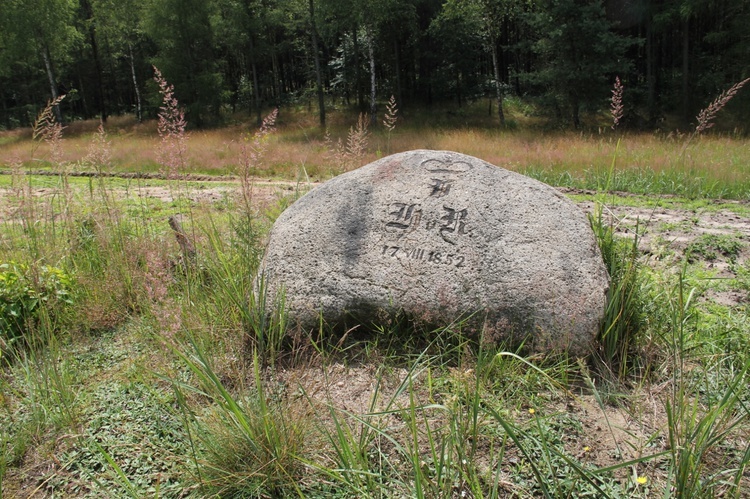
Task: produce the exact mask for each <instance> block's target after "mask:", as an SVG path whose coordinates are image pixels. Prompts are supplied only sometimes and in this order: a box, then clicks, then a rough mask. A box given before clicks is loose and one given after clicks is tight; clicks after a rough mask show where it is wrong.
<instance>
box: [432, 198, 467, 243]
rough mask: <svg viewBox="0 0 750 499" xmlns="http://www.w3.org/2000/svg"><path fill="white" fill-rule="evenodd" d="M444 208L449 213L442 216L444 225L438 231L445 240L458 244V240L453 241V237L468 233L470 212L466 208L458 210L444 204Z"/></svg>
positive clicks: (441, 219)
mask: <svg viewBox="0 0 750 499" xmlns="http://www.w3.org/2000/svg"><path fill="white" fill-rule="evenodd" d="M443 209H444V210H445V211H447V213H446V214H444V215H443V216H442V217H440V221H441V222H442V225H441V226H440V230H439V231H438V232H439V233H440V237H442V238H443V240H444V241H446V242H448V243H451V244H456V242H455V241H453V240H452V238H453V237H454V236H458V235H463V234H466V216H467V215H468V214H469V212H468V210H467V209H466V208H464V209H462V210H456V209H453V208H449V207H447V206H443Z"/></svg>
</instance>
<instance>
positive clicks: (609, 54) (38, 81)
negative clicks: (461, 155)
mask: <svg viewBox="0 0 750 499" xmlns="http://www.w3.org/2000/svg"><path fill="white" fill-rule="evenodd" d="M0 12H2V14H1V15H0V103H1V107H0V129H11V128H16V127H21V126H29V125H30V124H31V123H32V122H33V120H34V117H35V116H36V115H37V113H38V112H39V110H40V109H41V108H43V107H44V105H45V104H46V102H47V101H49V100H51V99H55V98H56V97H58V96H60V95H63V94H64V95H65V96H66V98H65V99H64V100H63V102H62V103H61V105H60V106H59V108H57V109H56V112H57V113H58V119H61V120H65V121H72V120H78V119H91V118H97V117H99V118H101V119H102V120H103V121H106V119H107V117H108V116H115V115H121V114H124V113H132V114H133V115H135V116H136V117H137V118H138V120H142V119H147V118H153V117H155V115H156V113H157V111H158V107H159V103H160V100H159V99H160V96H159V94H158V88H157V86H156V85H155V83H154V82H153V78H152V76H153V72H154V69H153V68H154V66H155V67H158V68H159V69H160V70H161V71H162V73H163V74H164V77H165V78H166V79H167V80H168V81H169V82H170V83H172V84H173V85H174V87H175V92H176V97H177V99H178V100H179V102H180V103H181V104H182V105H184V106H185V108H186V112H187V119H188V121H189V122H190V123H191V126H196V127H207V126H218V125H221V124H222V123H225V122H226V120H227V118H228V117H230V116H233V115H237V114H238V113H240V114H244V115H245V116H248V117H250V116H251V117H254V118H255V119H256V120H257V121H258V122H260V119H261V116H262V113H263V110H264V109H266V110H267V109H269V108H271V107H282V108H283V106H285V105H292V104H300V103H306V104H308V105H310V106H314V109H315V110H316V112H317V113H318V115H319V119H320V122H321V124H325V120H326V115H325V110H326V108H327V107H332V106H337V105H347V106H350V107H353V108H359V109H360V110H361V111H362V112H368V113H370V114H371V116H372V117H373V120H374V119H375V116H376V113H377V112H378V111H379V110H378V107H377V105H378V102H380V103H382V102H384V101H386V100H388V98H389V97H390V96H394V97H395V98H396V100H397V102H398V104H399V106H400V108H401V109H408V108H409V107H410V106H413V107H418V106H422V107H427V108H430V107H433V106H436V107H437V106H442V107H445V106H452V107H461V106H465V105H467V104H470V103H472V102H476V101H477V100H478V99H486V100H487V102H488V112H490V113H492V114H493V115H494V116H495V121H496V123H497V124H498V126H503V125H505V124H506V123H505V119H504V115H503V105H502V104H503V100H504V99H507V98H509V97H511V96H515V97H519V98H522V99H524V101H526V102H533V103H534V104H536V105H537V106H538V108H539V109H542V110H544V111H543V113H544V118H545V119H547V120H548V121H549V122H550V123H555V124H557V125H558V126H564V127H568V128H579V127H581V126H583V125H585V117H586V116H590V115H592V113H595V112H596V111H598V110H600V109H606V108H607V107H608V106H609V103H610V101H609V99H610V97H611V89H612V86H613V83H614V82H615V79H616V78H620V79H621V81H622V82H623V85H624V88H625V97H624V101H625V102H626V103H627V105H626V108H625V114H624V117H623V121H622V124H623V126H627V127H630V128H634V129H644V130H646V129H648V130H650V129H656V128H659V127H660V124H661V123H663V121H664V120H665V117H667V116H669V117H674V118H676V119H677V120H678V121H677V122H678V123H680V124H681V125H683V126H689V125H690V124H692V123H694V121H695V115H696V113H698V111H699V110H700V109H702V108H703V107H704V106H705V105H706V103H707V102H708V101H710V100H711V99H712V98H713V97H714V96H716V95H718V94H719V93H720V92H721V91H723V90H725V89H726V88H728V87H729V86H731V85H732V84H733V83H736V82H738V81H740V80H742V79H743V78H746V77H747V76H748V74H749V73H750V39H749V38H750V32H748V30H747V26H750V2H747V1H744V0H743V1H730V0H597V1H589V0H35V1H33V2H27V1H23V0H0ZM731 106H732V107H733V109H735V110H736V111H737V112H738V114H739V113H741V112H742V110H746V109H748V108H750V97H748V96H747V95H744V96H743V95H740V96H738V98H737V99H735V100H734V101H733V102H732V104H731Z"/></svg>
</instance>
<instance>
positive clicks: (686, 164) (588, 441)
mask: <svg viewBox="0 0 750 499" xmlns="http://www.w3.org/2000/svg"><path fill="white" fill-rule="evenodd" d="M295 117H296V115H294V114H291V113H289V114H287V115H286V116H284V115H283V114H282V116H281V117H280V120H281V122H280V123H277V126H278V130H277V131H276V132H275V133H273V134H269V135H268V136H267V138H266V139H264V140H267V142H264V143H263V144H265V145H264V147H265V149H263V151H262V154H257V155H256V156H255V157H254V159H253V158H250V156H247V155H246V156H244V157H243V155H242V151H241V150H240V148H239V146H240V144H239V141H240V137H241V136H242V129H241V128H240V127H237V128H234V129H227V130H215V131H209V132H205V133H203V132H201V133H198V132H194V133H193V134H192V135H191V136H190V137H189V138H188V141H187V144H188V148H189V150H190V151H193V152H194V153H195V155H193V153H189V154H188V160H187V162H185V163H184V164H180V165H177V167H178V169H179V170H180V171H179V173H195V172H203V173H205V172H209V173H220V174H225V173H230V172H231V173H234V174H237V175H239V176H240V177H242V178H250V177H252V178H256V177H258V176H260V177H267V176H273V177H281V178H286V179H294V180H296V179H300V182H286V183H281V182H277V183H276V184H275V185H273V186H271V185H266V184H264V183H263V182H260V181H253V182H249V183H244V182H241V181H230V180H227V179H224V180H223V181H222V182H209V181H190V180H175V181H166V180H158V179H150V180H147V179H122V178H78V177H71V176H68V175H67V172H68V171H69V170H71V169H75V166H74V165H71V164H66V165H64V167H61V166H60V165H59V164H52V165H50V168H51V170H52V171H53V172H54V173H55V175H53V176H32V175H29V176H23V177H18V176H15V177H11V176H0V196H2V197H1V198H0V211H2V213H3V215H5V216H3V217H2V222H0V263H3V262H9V261H14V262H20V263H23V264H24V265H27V266H28V268H29V269H30V272H31V274H32V275H33V274H34V272H37V273H38V274H39V275H41V269H42V268H43V267H54V268H59V269H61V271H64V272H65V273H66V275H69V276H70V278H71V282H70V290H69V294H68V290H67V289H66V294H65V298H66V305H65V307H63V308H60V306H59V303H58V304H57V305H55V306H53V304H52V303H51V302H50V303H49V304H48V303H47V302H45V303H43V304H42V305H40V306H39V307H38V308H34V309H31V310H30V312H28V313H29V317H31V318H32V319H33V320H31V321H29V322H28V324H29V325H33V327H31V328H29V329H28V330H26V333H25V334H28V335H32V337H30V338H29V339H30V341H27V342H26V344H22V345H18V346H17V347H16V348H14V349H12V350H9V352H12V355H9V356H7V357H6V358H5V359H4V361H3V364H2V368H1V369H2V370H1V371H0V493H2V494H3V495H4V496H8V497H14V496H19V495H28V493H29V492H32V494H33V493H35V494H37V495H39V496H45V497H60V496H64V497H95V496H101V495H103V494H106V495H108V496H118V497H119V496H124V497H144V496H147V497H206V496H216V497H313V498H315V497H319V498H323V497H342V498H343V497H384V498H385V497H490V498H496V497H497V498H499V497H671V496H676V497H717V496H723V497H745V496H746V491H747V490H748V489H749V488H750V474H749V472H748V467H747V466H748V463H749V462H750V444H749V443H748V442H749V438H748V437H749V436H750V411H749V410H748V408H749V407H750V390H749V389H748V369H749V368H750V336H749V334H748V331H750V318H749V317H750V316H749V315H748V308H747V304H748V298H750V294H749V293H750V291H749V290H750V284H749V283H750V277H749V276H750V260H748V245H747V239H746V236H745V235H744V233H742V232H741V231H740V232H738V231H737V229H736V228H733V227H732V226H727V227H723V226H722V225H721V224H714V225H711V226H708V221H709V220H713V218H712V217H718V218H716V219H717V220H719V221H721V222H722V223H723V222H726V223H729V222H733V223H735V224H736V223H740V224H741V223H746V220H747V218H748V212H747V209H746V207H745V205H744V204H743V203H741V202H729V201H722V202H721V203H715V202H713V200H711V199H709V198H710V197H712V196H714V195H716V194H715V193H717V192H718V193H720V194H719V195H720V196H723V197H728V198H731V197H732V196H735V195H736V196H739V195H740V192H741V189H742V188H743V187H742V185H744V184H743V183H742V182H746V181H744V180H743V181H741V182H734V184H737V185H734V184H733V183H732V181H731V179H732V178H734V177H732V175H734V174H735V173H737V174H738V175H739V172H741V171H742V168H743V167H742V166H739V165H740V164H741V163H742V160H740V159H737V158H743V157H744V156H743V155H745V154H746V149H747V144H746V143H745V142H744V141H743V140H742V139H736V140H730V139H727V138H722V137H713V138H699V139H697V140H694V141H693V142H692V143H691V144H690V147H689V148H688V150H687V154H686V156H685V158H684V159H679V161H677V162H675V160H674V159H673V158H674V156H671V159H670V155H671V154H673V153H674V151H675V150H677V149H678V148H679V146H680V144H679V143H678V141H676V140H673V139H668V138H655V137H646V136H627V137H625V138H624V139H623V141H622V146H620V148H619V150H618V153H617V157H616V161H617V165H621V164H622V165H624V164H628V165H635V166H634V167H633V168H630V167H628V168H624V167H623V168H622V169H621V168H620V167H619V166H617V167H616V168H615V167H613V166H612V154H613V152H614V150H615V147H616V146H615V144H614V143H613V142H611V141H610V140H609V137H608V136H606V135H602V136H599V135H598V134H597V135H592V136H588V137H586V136H580V135H575V136H573V135H560V134H548V133H541V134H531V133H530V132H528V131H526V130H519V131H511V132H502V133H500V132H496V131H492V130H487V129H482V128H475V129H472V128H469V127H463V128H460V129H453V130H451V129H448V128H443V129H436V130H425V128H424V127H423V126H421V125H418V124H417V123H416V121H417V117H414V118H412V122H411V123H410V121H409V117H408V116H407V117H404V119H403V120H399V121H397V124H396V127H395V128H394V129H392V130H390V131H389V133H388V134H386V133H385V132H383V133H381V132H382V131H379V130H378V129H376V130H372V131H370V134H371V135H370V136H369V138H368V140H369V144H370V145H369V146H368V148H367V150H366V152H365V156H364V157H362V158H360V159H359V160H358V161H363V162H366V161H368V160H369V159H372V158H375V157H377V155H378V151H379V150H385V149H386V148H390V149H392V150H394V151H397V150H402V149H406V148H412V147H435V148H450V149H457V150H461V151H463V152H468V153H470V154H475V155H478V156H480V157H483V158H485V159H488V160H490V161H495V162H497V163H499V164H516V163H514V162H516V161H517V162H518V163H517V164H523V165H525V166H524V168H525V167H527V166H529V165H531V166H535V164H534V163H533V161H537V162H538V165H540V166H539V168H538V169H537V170H535V175H537V176H539V177H542V178H544V175H553V176H557V178H558V179H559V180H558V181H557V182H556V183H558V184H565V185H567V184H569V185H572V186H577V187H581V186H589V187H587V188H592V189H596V190H597V192H594V193H586V192H578V193H575V194H573V196H572V197H573V198H574V199H575V200H576V201H578V202H579V203H580V204H581V205H582V206H586V205H590V204H593V203H594V202H598V203H599V207H600V210H599V211H596V210H594V211H593V220H592V222H593V227H594V228H595V230H596V232H597V234H598V236H599V240H600V246H601V247H602V250H603V253H604V256H605V261H606V262H607V265H608V267H609V270H610V273H611V274H612V275H613V276H614V277H615V279H614V281H613V286H612V289H611V299H610V308H609V309H608V319H607V321H606V323H605V326H604V327H603V329H602V337H601V338H600V344H601V350H600V352H599V356H598V357H599V358H598V360H591V361H589V362H587V361H578V360H576V359H570V358H566V357H564V356H561V357H556V358H544V357H541V356H539V357H531V358H529V357H526V356H524V355H523V353H522V352H521V351H514V350H507V349H504V348H502V347H501V346H492V347H490V346H488V345H482V344H479V343H477V342H476V341H474V340H473V339H472V338H470V337H466V336H465V335H464V334H463V333H462V327H461V324H460V323H455V324H451V325H448V326H446V327H442V328H440V329H437V330H421V329H419V328H417V326H414V325H413V324H410V323H408V322H407V321H395V322H393V323H391V324H381V325H380V329H379V331H378V333H377V334H375V335H370V336H365V335H361V334H359V331H357V330H352V331H350V332H349V333H348V334H347V335H345V336H344V337H339V338H336V341H335V342H326V341H320V339H319V338H318V337H317V336H312V337H308V336H306V335H292V336H288V335H286V333H287V329H286V324H285V316H284V311H283V307H279V308H277V307H275V306H274V305H273V303H274V302H276V301H277V300H274V299H272V297H266V296H265V295H264V293H262V292H258V291H262V288H263V283H262V282H256V281H255V273H256V270H257V267H258V264H259V261H260V258H261V257H262V251H263V245H264V240H265V237H266V235H267V232H268V229H269V227H270V225H271V223H272V222H273V220H274V219H275V218H276V217H277V216H278V215H279V214H280V213H281V211H282V210H283V209H284V207H286V206H288V205H289V204H290V203H291V202H293V201H294V199H296V197H297V196H298V195H299V194H300V193H301V191H303V190H304V188H305V185H306V181H307V179H308V178H309V177H310V176H312V177H316V176H317V177H319V178H326V177H327V176H329V175H332V174H334V173H338V170H336V171H334V170H326V167H325V165H324V163H323V160H322V158H323V157H324V155H325V154H326V151H325V150H324V145H323V136H322V133H321V132H319V131H317V130H314V129H313V126H312V125H308V124H306V123H305V121H304V120H301V121H300V123H301V125H300V126H296V125H295V123H294V122H293V119H294V118H295ZM285 120H286V121H285ZM332 121H333V123H332V129H331V131H332V134H334V135H335V134H337V133H339V134H342V136H345V134H346V130H347V129H348V128H349V126H348V123H349V122H347V121H346V119H345V117H343V116H341V115H338V116H337V115H336V114H335V113H334V114H333V116H332ZM111 126H112V128H111V129H110V135H109V136H108V137H107V140H105V141H103V142H102V141H100V142H99V143H100V144H106V142H107V141H109V143H111V146H106V145H102V146H100V147H111V148H112V153H113V154H112V156H111V157H112V158H113V159H112V160H111V163H112V164H110V165H104V167H106V168H112V169H115V170H118V169H122V170H125V169H128V168H132V169H137V168H140V167H141V165H139V164H138V163H137V161H140V160H139V159H138V158H139V155H140V154H142V155H143V156H144V157H146V156H148V155H149V154H151V153H150V152H149V151H148V147H151V145H153V144H155V143H156V140H155V139H154V138H152V137H150V136H149V133H152V132H153V130H151V129H149V127H151V125H150V124H146V125H144V126H143V127H139V126H136V125H134V124H132V123H128V122H126V121H119V122H118V121H117V120H115V123H113V124H112V125H111ZM77 127H78V128H80V129H79V130H76V129H75V128H77ZM118 130H120V131H119V132H118ZM149 130H150V131H149ZM69 131H70V132H71V133H72V134H73V137H72V138H70V139H68V138H66V139H65V140H64V141H62V143H61V144H58V145H59V146H62V148H63V150H64V151H65V155H68V156H64V157H67V158H69V161H73V162H78V161H82V159H81V158H82V153H81V151H83V150H85V149H86V148H85V147H84V143H86V141H87V140H88V139H89V138H91V137H92V136H95V132H94V127H93V126H89V128H85V127H84V124H74V125H72V126H71V130H69ZM221 137H223V138H221ZM225 139H226V142H221V141H222V140H225ZM232 140H234V141H236V142H232ZM251 140H252V139H251ZM220 142H221V143H222V144H224V146H222V147H224V149H223V151H224V152H223V153H222V154H224V156H223V157H222V158H219V159H217V156H218V155H219V153H218V152H217V151H218V150H219V149H221V148H220V147H218V148H217V147H216V144H218V143H220ZM134 144H137V146H136V147H138V148H140V149H139V150H135V149H128V148H129V147H133V145H134ZM258 144H260V142H258ZM45 147H46V146H45V145H44V144H42V145H40V146H39V147H38V149H37V152H36V153H35V154H36V155H37V156H38V157H42V158H43V157H45V155H46V154H47V153H46V152H45V149H44V148H45ZM120 147H122V149H118V148H120ZM639 147H643V148H644V149H643V150H639ZM2 148H3V154H8V155H9V156H10V155H12V154H14V153H13V151H16V152H19V151H21V150H25V151H27V152H26V155H27V156H28V154H29V153H28V151H30V150H31V147H30V144H28V143H25V142H24V140H23V139H15V140H13V141H6V142H5V143H4V144H3V145H2ZM16 148H17V149H16ZM646 149H648V150H646ZM76 150H78V151H79V153H78V154H79V156H76V155H75V154H76V153H75V151H76ZM257 150H260V149H256V151H257ZM118 151H120V152H118ZM128 151H130V152H128ZM711 151H713V153H716V154H717V155H718V156H717V157H711ZM131 153H132V158H133V162H132V163H128V165H125V164H124V161H123V159H122V158H125V157H128V158H131V156H128V155H129V154H131ZM119 154H121V155H122V156H121V157H120V159H118V155H119ZM524 155H526V156H524ZM638 155H641V156H640V157H641V159H642V161H643V163H641V164H638V161H636V158H637V157H639V156H638ZM659 155H664V157H665V159H664V165H665V166H664V168H663V169H662V170H659V166H658V165H659V160H658V157H659ZM704 155H705V156H704ZM101 157H104V156H101ZM248 158H250V159H248ZM498 158H499V159H498ZM513 158H515V159H513ZM519 158H523V159H519ZM533 158H536V159H533ZM696 158H704V159H702V160H696ZM727 158H735V159H727ZM667 159H669V161H667ZM704 160H705V163H704V162H703V161H704ZM63 161H66V160H63ZM128 161H130V159H129V160H128ZM144 161H155V160H153V158H152V159H150V160H144ZM506 161H507V163H504V162H506ZM722 161H723V162H722ZM35 164H36V162H35V161H34V158H31V159H30V160H29V161H27V164H26V165H25V166H24V168H27V167H30V166H31V165H35ZM80 164H83V163H80ZM745 164H746V163H745ZM353 166H356V165H353V164H352V165H348V166H347V168H350V167H353ZM647 166H648V167H649V169H648V170H647V169H646V167H647ZM33 167H34V168H36V166H33ZM651 167H653V168H651ZM98 168H99V171H103V167H102V165H99V167H98ZM159 168H160V167H159V165H156V164H154V165H153V168H152V169H153V170H154V171H157V170H159ZM519 169H520V167H519ZM628 171H630V172H631V173H623V172H628ZM660 171H661V172H666V173H664V174H663V175H662V173H660ZM727 172H729V173H727ZM628 175H631V176H628ZM660 175H661V177H660ZM638 178H642V179H643V181H642V182H641V181H636V179H638ZM659 178H661V179H662V180H663V181H662V180H658V181H657V180H655V179H659ZM670 178H671V179H672V180H674V182H675V183H674V186H675V187H673V188H672V192H669V193H670V194H679V195H680V196H684V197H676V196H673V195H671V196H656V194H659V195H661V194H664V193H666V191H667V190H668V189H667V188H666V187H665V186H667V185H669V182H668V181H667V180H666V179H670ZM695 178H705V179H707V180H706V181H701V182H694V183H693V184H691V185H689V186H687V187H686V186H685V185H684V183H681V182H682V180H685V179H695ZM738 178H739V177H738ZM680 179H682V180H680ZM618 182H620V183H618ZM566 183H567V184H566ZM621 185H622V186H624V187H626V188H627V189H623V190H630V191H631V192H639V190H642V191H643V195H627V196H625V195H617V194H611V193H609V194H606V195H604V194H602V191H605V190H612V189H618V190H619V189H621V187H620V186H621ZM603 186H607V187H606V188H605V187H603ZM711 186H717V187H716V188H717V189H718V190H716V191H713V190H711V189H713V187H711ZM679 189H683V190H682V191H680V190H679ZM662 191H665V192H662ZM712 193H713V194H712ZM656 209H664V210H672V211H673V212H675V213H679V215H680V216H679V217H675V218H679V219H669V220H667V221H659V222H657V220H656V219H655V218H654V217H655V215H654V213H655V210H656ZM634 213H637V214H643V213H646V214H651V215H649V216H643V217H641V216H636V215H634ZM176 215H181V217H182V227H183V229H184V236H183V237H187V238H189V240H190V242H191V243H192V244H193V245H194V247H195V252H194V253H188V252H185V251H184V246H183V245H181V244H180V243H179V242H178V238H177V237H176V236H175V233H174V232H173V231H172V230H171V229H170V226H169V223H168V220H169V218H170V217H172V216H176ZM732 217H733V218H732ZM738 220H739V222H738ZM675 233H679V235H680V237H681V238H685V239H686V240H683V239H679V240H677V239H675V238H674V237H673V235H674V234H675ZM633 234H637V237H635V238H633V237H632V236H633ZM628 235H630V239H628ZM720 296H721V297H725V298H726V296H729V297H731V299H730V300H726V299H722V300H719V299H717V297H720ZM282 298H283V297H282ZM68 301H69V302H70V303H67V302H68ZM282 301H283V300H282ZM326 332H327V331H325V329H323V331H322V333H323V336H326V334H325V333H326ZM743 494H745V495H743Z"/></svg>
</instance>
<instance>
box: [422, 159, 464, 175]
mask: <svg viewBox="0 0 750 499" xmlns="http://www.w3.org/2000/svg"><path fill="white" fill-rule="evenodd" d="M422 167H423V168H424V169H426V170H427V171H430V172H436V173H464V172H467V171H469V170H471V169H472V166H471V165H470V164H469V163H466V162H464V161H454V162H451V163H446V162H444V161H440V160H439V159H428V160H426V161H423V162H422Z"/></svg>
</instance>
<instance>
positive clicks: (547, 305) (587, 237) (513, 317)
mask: <svg viewBox="0 0 750 499" xmlns="http://www.w3.org/2000/svg"><path fill="white" fill-rule="evenodd" d="M261 275H262V276H263V279H264V280H265V284H266V289H267V292H268V293H270V296H278V293H280V292H283V293H284V295H285V299H286V307H287V310H288V313H289V319H290V322H291V323H292V324H296V325H297V326H299V327H301V328H308V329H312V328H316V327H317V326H318V324H319V322H320V317H321V314H322V318H323V320H324V321H325V322H326V323H328V324H329V325H342V324H345V323H346V322H347V321H348V322H349V325H351V323H352V320H356V321H360V322H361V323H362V324H371V323H372V322H374V321H378V320H382V318H383V317H384V316H388V315H393V314H396V313H399V312H401V313H405V314H407V315H408V316H409V317H412V318H414V319H418V320H422V321H425V322H426V323H429V324H432V325H445V324H450V323H452V322H454V321H456V320H458V319H461V318H466V317H468V320H467V322H466V325H465V328H469V329H473V330H475V331H476V332H478V333H480V334H481V335H482V337H483V339H484V340H486V341H493V342H504V344H506V345H507V346H517V345H520V344H521V343H523V344H525V346H526V347H529V348H530V349H531V350H532V351H543V352H550V351H568V352H570V353H571V354H573V355H586V354H587V353H589V352H591V350H592V347H593V344H594V341H595V339H596V335H597V331H598V329H599V326H600V323H601V321H602V318H603V316H604V310H605V305H606V294H607V289H608V286H609V277H608V275H607V271H606V269H605V266H604V263H603V261H602V257H601V254H600V252H599V248H598V246H597V243H596V240H595V238H594V234H593V232H592V230H591V227H590V225H589V223H588V220H587V219H586V216H585V215H584V213H583V212H582V211H581V210H579V209H578V207H577V206H575V205H574V204H573V203H572V202H571V201H570V200H568V199H567V198H565V197H564V196H562V195H561V194H560V193H558V192H557V191H556V190H554V189H553V188H551V187H549V186H547V185H546V184H543V183H541V182H538V181H536V180H533V179H530V178H528V177H525V176H523V175H520V174H517V173H514V172H510V171H507V170H504V169H502V168H498V167H496V166H493V165H491V164H489V163H487V162H485V161H482V160H480V159H477V158H474V157H471V156H466V155H463V154H458V153H454V152H448V151H427V150H418V151H410V152H405V153H401V154H395V155H393V156H388V157H386V158H383V159H381V160H379V161H376V162H374V163H371V164H369V165H367V166H364V167H362V168H359V169H357V170H354V171H351V172H348V173H345V174H343V175H340V176H338V177H336V178H334V179H332V180H330V181H328V182H326V183H324V184H323V185H321V186H319V187H317V188H315V189H313V190H312V191H310V192H309V193H307V194H306V195H305V196H303V197H302V198H300V199H299V200H298V201H297V202H295V203H294V204H293V205H292V206H290V207H289V208H288V209H287V210H286V211H285V212H284V213H282V215H281V216H280V217H279V218H278V220H277V221H276V223H275V224H274V226H273V229H272V231H271V234H270V239H269V242H268V248H267V250H266V254H265V257H264V260H263V263H262V266H261Z"/></svg>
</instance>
